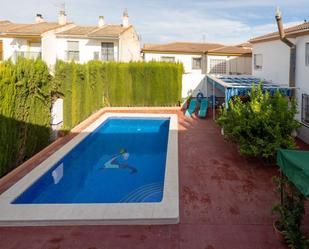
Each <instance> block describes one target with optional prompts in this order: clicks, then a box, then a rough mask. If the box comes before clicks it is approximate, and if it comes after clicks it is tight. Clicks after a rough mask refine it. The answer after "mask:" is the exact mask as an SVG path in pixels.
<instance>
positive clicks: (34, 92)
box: [0, 58, 52, 176]
mask: <svg viewBox="0 0 309 249" xmlns="http://www.w3.org/2000/svg"><path fill="white" fill-rule="evenodd" d="M51 89H52V87H51V77H50V75H49V72H48V68H47V66H46V64H45V63H44V62H42V61H41V60H26V59H22V58H19V59H18V61H17V62H16V64H13V63H11V62H10V61H7V62H4V63H2V64H0V148H1V149H0V176H2V175H4V174H5V173H7V172H9V171H10V170H11V169H13V168H14V167H15V166H17V165H18V164H20V163H22V162H23V161H25V160H26V159H28V158H30V157H31V156H32V155H34V154H35V153H37V152H38V151H39V150H41V149H42V148H44V147H45V146H46V145H47V144H48V143H49V136H50V108H51Z"/></svg>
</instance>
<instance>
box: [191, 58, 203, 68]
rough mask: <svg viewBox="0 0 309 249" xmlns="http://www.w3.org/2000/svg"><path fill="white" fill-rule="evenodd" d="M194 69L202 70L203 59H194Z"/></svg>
mask: <svg viewBox="0 0 309 249" xmlns="http://www.w3.org/2000/svg"><path fill="white" fill-rule="evenodd" d="M192 69H202V58H192Z"/></svg>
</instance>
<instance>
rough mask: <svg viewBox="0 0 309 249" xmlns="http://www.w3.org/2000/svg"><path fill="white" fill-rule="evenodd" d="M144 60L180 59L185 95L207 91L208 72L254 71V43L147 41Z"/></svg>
mask: <svg viewBox="0 0 309 249" xmlns="http://www.w3.org/2000/svg"><path fill="white" fill-rule="evenodd" d="M142 53H143V57H144V60H145V61H152V60H154V61H169V62H180V63H182V64H183V66H184V71H185V73H184V75H183V84H182V96H183V97H186V96H187V94H188V92H189V91H190V90H194V91H193V95H195V94H196V93H197V92H198V91H201V92H203V93H204V94H206V91H207V84H206V79H205V75H206V74H247V75H248V74H251V46H250V44H248V43H244V44H240V45H235V46H225V45H222V44H218V43H189V42H175V43H169V44H162V45H153V44H145V45H144V48H143V49H142Z"/></svg>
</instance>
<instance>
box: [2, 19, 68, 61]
mask: <svg viewBox="0 0 309 249" xmlns="http://www.w3.org/2000/svg"><path fill="white" fill-rule="evenodd" d="M63 14H64V13H63ZM60 18H61V17H60V16H59V22H45V21H44V19H43V17H42V15H40V14H37V16H36V23H34V24H16V23H11V22H9V21H2V22H0V49H1V48H2V52H0V54H2V56H1V57H0V58H1V59H2V60H7V59H12V60H16V58H17V57H18V56H22V57H26V58H38V57H39V58H41V57H43V56H44V54H45V53H46V51H44V50H43V49H42V46H43V37H44V34H45V33H46V32H59V31H63V30H65V29H66V28H70V27H72V24H68V23H66V21H64V20H61V19H60Z"/></svg>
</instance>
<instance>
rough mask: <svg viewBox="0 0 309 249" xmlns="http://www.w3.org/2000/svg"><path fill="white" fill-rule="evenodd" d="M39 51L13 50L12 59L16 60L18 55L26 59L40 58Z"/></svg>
mask: <svg viewBox="0 0 309 249" xmlns="http://www.w3.org/2000/svg"><path fill="white" fill-rule="evenodd" d="M41 56H42V54H41V52H31V51H15V52H14V55H13V57H14V59H15V60H16V59H17V58H18V57H23V58H26V59H38V58H41Z"/></svg>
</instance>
